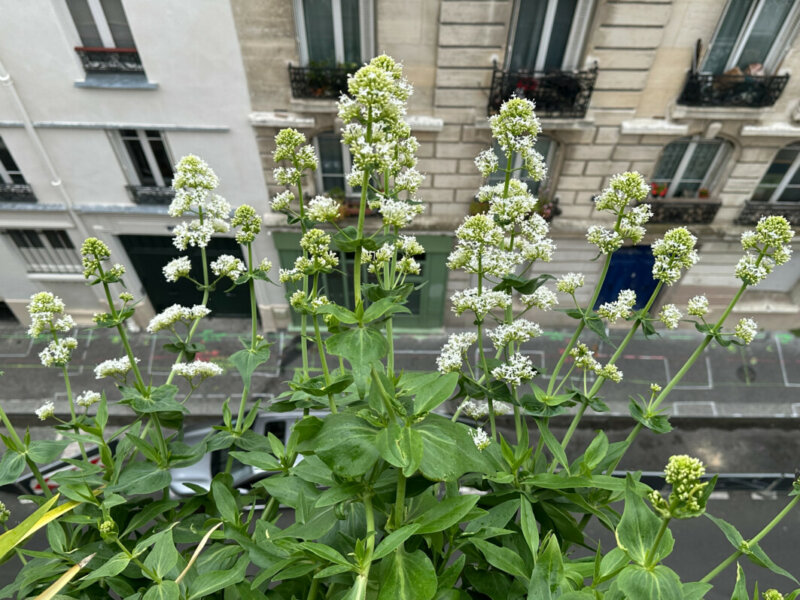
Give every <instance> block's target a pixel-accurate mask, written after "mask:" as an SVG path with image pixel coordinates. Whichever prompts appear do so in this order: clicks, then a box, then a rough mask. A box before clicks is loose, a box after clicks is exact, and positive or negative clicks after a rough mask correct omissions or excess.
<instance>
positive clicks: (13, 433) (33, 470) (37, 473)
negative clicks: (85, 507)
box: [0, 405, 53, 498]
mask: <svg viewBox="0 0 800 600" xmlns="http://www.w3.org/2000/svg"><path fill="white" fill-rule="evenodd" d="M0 421H2V423H3V425H5V427H6V431H8V435H10V436H11V439H13V440H14V442H15V443H16V445H17V448H25V444H23V443H22V440H21V439H20V438H19V435H17V430H16V429H14V426H13V425H12V424H11V421H10V420H9V418H8V415H6V411H4V410H3V406H2V405H0ZM25 462H26V463H27V465H28V468H29V469H30V470H31V473H33V476H34V477H35V478H36V481H37V482H38V484H39V485H40V486H41V488H42V493H43V494H44V495H45V498H51V497H52V496H53V493H52V492H51V491H50V488H49V487H47V483H46V482H45V480H44V477H42V472H41V471H40V470H39V467H37V466H36V463H35V462H33V461H32V460H31V459H30V458H28V456H27V455H26V456H25Z"/></svg>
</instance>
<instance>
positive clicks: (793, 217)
mask: <svg viewBox="0 0 800 600" xmlns="http://www.w3.org/2000/svg"><path fill="white" fill-rule="evenodd" d="M772 216H781V217H786V219H787V220H788V221H789V223H791V224H792V225H795V226H800V204H795V203H793V202H792V203H789V202H778V203H775V204H767V203H766V202H747V203H745V205H744V208H742V212H740V213H739V216H738V217H736V224H737V225H755V224H756V223H758V220H759V219H760V218H761V217H772Z"/></svg>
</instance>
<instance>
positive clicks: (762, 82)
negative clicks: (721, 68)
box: [678, 71, 789, 108]
mask: <svg viewBox="0 0 800 600" xmlns="http://www.w3.org/2000/svg"><path fill="white" fill-rule="evenodd" d="M787 81H789V75H744V74H742V75H738V74H737V75H724V74H723V75H711V74H706V73H693V72H691V71H689V74H688V75H687V76H686V84H685V85H684V86H683V92H681V95H680V97H679V98H678V104H683V105H686V106H722V107H725V106H730V107H742V108H761V107H763V106H772V105H773V104H775V102H776V101H777V100H778V98H779V97H780V95H781V92H783V88H784V87H786V82H787Z"/></svg>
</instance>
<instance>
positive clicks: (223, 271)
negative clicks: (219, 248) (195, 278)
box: [211, 254, 247, 281]
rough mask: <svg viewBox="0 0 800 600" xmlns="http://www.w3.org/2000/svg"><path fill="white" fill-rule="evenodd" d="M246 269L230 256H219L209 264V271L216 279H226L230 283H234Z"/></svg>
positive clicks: (241, 263)
mask: <svg viewBox="0 0 800 600" xmlns="http://www.w3.org/2000/svg"><path fill="white" fill-rule="evenodd" d="M246 270H247V269H246V268H245V266H244V263H243V262H242V261H241V260H239V259H238V258H236V257H235V256H231V255H230V254H221V255H220V256H219V257H218V258H217V260H215V261H213V262H212V263H211V271H212V272H213V273H214V275H216V276H217V277H227V278H229V279H230V280H231V281H236V280H237V279H239V277H241V275H242V273H244V272H245V271H246Z"/></svg>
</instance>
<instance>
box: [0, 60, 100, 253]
mask: <svg viewBox="0 0 800 600" xmlns="http://www.w3.org/2000/svg"><path fill="white" fill-rule="evenodd" d="M0 83H2V84H3V85H4V86H5V87H7V88H8V89H9V91H10V92H11V96H12V98H14V102H15V104H16V105H17V108H18V109H19V112H20V114H21V115H22V124H23V126H24V127H25V131H27V132H28V136H29V137H30V139H31V141H32V142H33V145H34V146H35V147H36V150H38V152H39V156H40V157H41V159H42V160H43V161H44V164H45V165H46V166H47V170H48V171H49V172H50V178H51V179H50V185H52V186H53V187H55V188H58V190H59V192H61V197H62V199H63V200H64V206H65V207H66V209H67V214H69V216H70V218H71V219H72V222H73V223H74V224H75V227H76V228H77V230H78V232H80V234H81V237H82V238H83V239H86V238H87V237H90V236H89V232H88V230H87V229H86V226H85V225H84V224H83V221H81V219H80V218H79V217H78V215H77V213H76V212H75V208H74V206H73V204H72V199H71V198H70V197H69V193H68V192H67V190H66V188H65V187H64V183H63V182H62V181H61V177H59V176H58V172H57V171H56V168H55V166H54V165H53V161H52V160H50V155H49V154H48V153H47V150H46V149H45V147H44V145H43V144H42V140H41V139H40V138H39V134H38V133H37V132H36V129H35V128H34V127H33V121H31V117H30V115H29V114H28V111H27V110H26V109H25V104H23V102H22V98H20V97H19V93H17V88H15V87H14V80H13V79H11V75H10V74H9V72H8V71H7V70H6V68H5V66H4V65H3V61H2V60H0Z"/></svg>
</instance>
